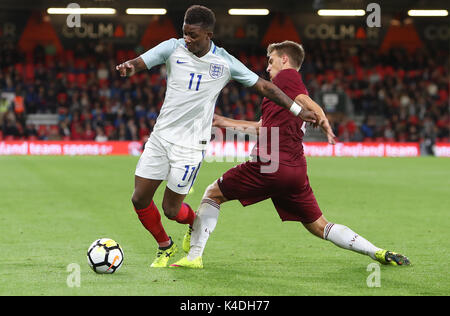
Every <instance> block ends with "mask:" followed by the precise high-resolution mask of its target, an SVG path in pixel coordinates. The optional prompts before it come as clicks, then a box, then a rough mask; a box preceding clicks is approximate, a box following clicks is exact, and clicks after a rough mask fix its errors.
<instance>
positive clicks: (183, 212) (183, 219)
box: [172, 203, 195, 226]
mask: <svg viewBox="0 0 450 316" xmlns="http://www.w3.org/2000/svg"><path fill="white" fill-rule="evenodd" d="M194 219H195V212H194V211H193V210H192V208H191V207H190V206H189V204H187V203H183V204H181V208H180V211H179V212H178V214H177V216H175V217H174V218H172V220H174V221H177V222H178V223H180V224H189V225H191V226H192V224H194Z"/></svg>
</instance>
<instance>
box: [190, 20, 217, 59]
mask: <svg viewBox="0 0 450 316" xmlns="http://www.w3.org/2000/svg"><path fill="white" fill-rule="evenodd" d="M211 37H212V32H208V30H206V29H204V28H202V27H201V26H200V25H196V24H183V38H184V41H185V42H186V47H187V49H188V50H189V51H190V52H191V53H193V54H194V55H201V56H203V55H204V54H206V53H207V52H208V50H209V44H210V41H211Z"/></svg>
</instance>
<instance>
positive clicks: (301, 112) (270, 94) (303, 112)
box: [252, 78, 317, 123]
mask: <svg viewBox="0 0 450 316" xmlns="http://www.w3.org/2000/svg"><path fill="white" fill-rule="evenodd" d="M252 88H254V89H255V90H256V91H257V92H258V93H259V94H261V95H262V96H265V97H266V98H268V99H270V100H272V101H273V102H275V103H276V104H278V105H280V106H282V107H284V108H285V109H288V110H290V111H291V112H292V113H294V115H295V116H299V117H300V118H301V119H302V120H303V121H305V122H311V123H316V122H317V117H316V114H315V113H314V112H312V111H309V110H307V109H303V108H301V107H300V106H299V105H298V104H296V103H295V102H294V101H292V100H291V98H289V97H288V96H287V95H286V94H285V93H284V92H283V91H281V89H280V88H278V87H277V86H276V85H274V84H273V83H272V82H270V81H267V80H264V79H262V78H259V79H258V81H257V82H256V83H255V85H254V86H253V87H252Z"/></svg>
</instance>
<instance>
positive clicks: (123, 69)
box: [116, 62, 136, 77]
mask: <svg viewBox="0 0 450 316" xmlns="http://www.w3.org/2000/svg"><path fill="white" fill-rule="evenodd" d="M116 70H118V71H119V73H120V76H121V77H131V76H132V75H134V74H135V73H136V69H135V68H134V65H133V64H131V63H130V62H124V63H122V64H120V65H117V66H116Z"/></svg>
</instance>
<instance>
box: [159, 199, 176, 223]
mask: <svg viewBox="0 0 450 316" xmlns="http://www.w3.org/2000/svg"><path fill="white" fill-rule="evenodd" d="M180 207H181V205H179V206H178V205H172V204H170V203H167V202H164V201H163V204H162V209H163V212H164V215H165V216H166V217H167V218H168V219H173V218H175V217H176V216H177V215H178V212H179V211H180Z"/></svg>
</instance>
